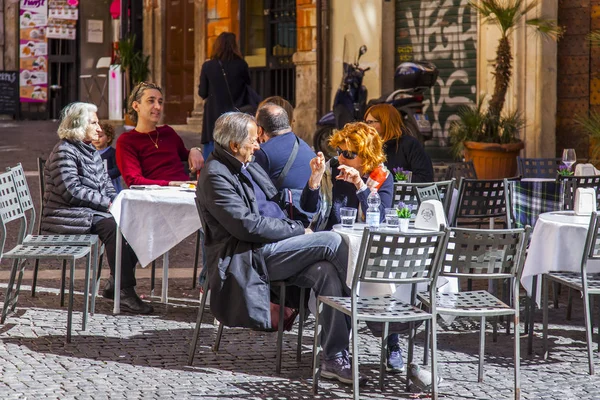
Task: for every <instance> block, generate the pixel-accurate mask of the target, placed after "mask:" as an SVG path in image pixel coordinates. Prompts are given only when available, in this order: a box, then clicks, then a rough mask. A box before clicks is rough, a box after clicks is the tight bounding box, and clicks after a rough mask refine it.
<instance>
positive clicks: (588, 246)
mask: <svg viewBox="0 0 600 400" xmlns="http://www.w3.org/2000/svg"><path fill="white" fill-rule="evenodd" d="M590 260H596V261H597V260H600V215H599V214H597V213H596V212H594V213H592V216H591V218H590V225H589V228H588V234H587V238H586V240H585V247H584V249H583V257H582V258H581V272H580V273H577V272H561V271H556V272H550V273H547V274H544V275H543V277H542V279H543V286H542V291H543V299H544V303H543V304H542V308H543V310H544V311H543V323H544V334H543V342H544V358H547V357H548V282H556V283H560V284H561V285H565V286H566V287H568V288H569V289H574V290H576V291H577V292H580V293H581V294H582V295H583V310H584V313H585V338H586V341H587V351H588V363H589V371H590V375H594V355H593V351H592V330H593V324H592V307H591V301H590V297H591V296H592V295H599V294H600V274H591V273H588V272H587V263H588V261H590ZM569 300H570V296H569Z"/></svg>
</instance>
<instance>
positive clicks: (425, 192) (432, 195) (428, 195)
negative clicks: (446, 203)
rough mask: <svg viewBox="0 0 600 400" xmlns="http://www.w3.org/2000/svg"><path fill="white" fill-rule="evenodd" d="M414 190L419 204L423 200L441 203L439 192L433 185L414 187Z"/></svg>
mask: <svg viewBox="0 0 600 400" xmlns="http://www.w3.org/2000/svg"><path fill="white" fill-rule="evenodd" d="M415 190H416V191H417V199H419V204H420V203H421V202H423V201H425V200H439V201H442V198H441V197H440V192H439V191H438V188H437V186H436V185H435V184H433V185H430V186H423V187H415Z"/></svg>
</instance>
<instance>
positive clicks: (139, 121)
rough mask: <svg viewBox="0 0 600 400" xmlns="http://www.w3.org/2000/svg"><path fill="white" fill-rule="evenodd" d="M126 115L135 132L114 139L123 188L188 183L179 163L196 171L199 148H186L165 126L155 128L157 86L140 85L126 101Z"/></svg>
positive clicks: (160, 108)
mask: <svg viewBox="0 0 600 400" xmlns="http://www.w3.org/2000/svg"><path fill="white" fill-rule="evenodd" d="M127 112H128V114H129V116H130V117H131V119H132V120H133V121H134V122H135V124H136V125H135V129H133V130H131V131H129V132H125V133H123V134H121V136H119V139H117V151H116V156H117V165H118V167H119V170H120V171H121V173H122V174H123V179H124V180H125V184H126V185H127V186H131V185H160V186H179V185H181V184H184V183H192V184H195V183H196V181H190V177H189V175H188V174H187V173H186V171H185V168H184V165H183V163H184V162H185V161H187V163H188V166H189V169H190V172H192V173H196V172H197V171H200V169H201V168H202V166H203V165H204V157H202V150H201V149H200V148H199V147H193V148H192V149H190V150H188V149H186V147H185V145H184V144H183V140H182V139H181V137H179V135H178V134H177V133H176V132H175V131H174V130H173V128H171V127H170V126H168V125H163V126H158V123H159V122H160V120H161V118H162V113H163V95H162V89H161V87H160V86H158V85H156V84H154V83H148V82H140V83H138V84H137V85H136V87H135V88H133V90H132V92H131V95H130V96H129V99H128V101H127Z"/></svg>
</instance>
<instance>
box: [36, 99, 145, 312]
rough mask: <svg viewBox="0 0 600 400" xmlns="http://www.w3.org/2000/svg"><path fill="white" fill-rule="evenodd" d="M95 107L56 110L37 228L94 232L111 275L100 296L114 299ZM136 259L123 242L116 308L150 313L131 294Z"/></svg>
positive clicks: (112, 225) (108, 190) (106, 181)
mask: <svg viewBox="0 0 600 400" xmlns="http://www.w3.org/2000/svg"><path fill="white" fill-rule="evenodd" d="M97 110H98V109H97V107H96V106H95V105H93V104H88V103H71V104H69V105H68V106H66V107H65V108H64V109H63V110H62V112H61V122H60V126H59V127H58V137H59V138H60V141H59V142H58V143H57V144H56V146H54V149H52V152H51V153H50V156H49V157H48V160H47V161H46V167H45V169H44V179H45V188H44V199H43V202H44V211H43V213H42V221H41V224H42V231H44V232H48V233H54V234H88V233H92V234H96V235H98V237H99V238H100V240H101V241H102V243H104V246H105V249H106V250H105V251H106V257H107V259H108V263H109V265H110V272H111V276H110V279H109V281H108V283H107V285H106V287H105V288H104V291H103V296H104V297H107V298H109V299H112V298H113V297H114V271H115V266H114V263H115V253H116V234H117V224H116V222H115V220H114V218H113V217H112V215H111V214H110V213H109V212H108V210H109V208H110V205H111V203H112V201H113V200H114V198H115V197H116V192H115V188H114V187H113V185H112V182H111V180H110V178H109V176H108V174H107V173H106V170H105V169H104V165H103V163H102V158H101V157H100V154H99V153H98V152H97V151H96V149H95V148H94V146H93V145H92V141H93V140H96V139H97V138H98V133H100V132H101V131H102V129H101V128H100V125H99V124H98V116H97V115H96V112H97ZM136 263H137V257H136V255H135V253H134V251H133V250H132V249H131V247H129V245H128V244H125V245H124V246H123V252H122V269H121V282H122V283H121V309H122V310H124V311H129V312H132V313H136V314H149V313H151V312H152V311H153V308H152V306H151V305H150V304H148V303H145V302H143V301H142V300H141V299H140V298H139V297H138V295H137V294H136V292H135V284H136V282H135V264H136Z"/></svg>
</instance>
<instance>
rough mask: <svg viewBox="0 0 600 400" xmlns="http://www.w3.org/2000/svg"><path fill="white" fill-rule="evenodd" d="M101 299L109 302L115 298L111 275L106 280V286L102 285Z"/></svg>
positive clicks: (113, 281) (113, 279)
mask: <svg viewBox="0 0 600 400" xmlns="http://www.w3.org/2000/svg"><path fill="white" fill-rule="evenodd" d="M102 297H104V298H105V299H109V300H113V299H114V298H115V278H113V276H112V275H111V276H110V278H108V279H107V280H106V285H104V290H102Z"/></svg>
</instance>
